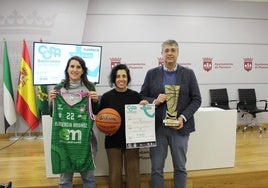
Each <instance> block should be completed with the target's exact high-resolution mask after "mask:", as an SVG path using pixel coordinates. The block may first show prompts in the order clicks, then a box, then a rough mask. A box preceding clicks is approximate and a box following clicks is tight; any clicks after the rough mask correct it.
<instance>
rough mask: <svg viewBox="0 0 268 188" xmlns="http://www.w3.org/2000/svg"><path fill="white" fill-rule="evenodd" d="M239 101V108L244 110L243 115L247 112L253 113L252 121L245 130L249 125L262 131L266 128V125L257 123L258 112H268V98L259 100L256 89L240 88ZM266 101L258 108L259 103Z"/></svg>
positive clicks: (244, 129)
mask: <svg viewBox="0 0 268 188" xmlns="http://www.w3.org/2000/svg"><path fill="white" fill-rule="evenodd" d="M238 96H239V102H238V103H237V109H238V110H241V111H243V112H244V113H243V114H242V116H241V117H244V115H245V114H250V115H251V122H250V123H249V124H247V125H245V126H244V128H243V132H245V131H246V130H247V129H248V128H249V127H251V128H253V127H257V128H258V130H259V132H260V133H262V132H263V131H265V130H266V127H264V126H262V125H261V124H259V123H257V118H256V114H257V113H262V112H268V110H267V100H257V98H256V93H255V89H238ZM260 102H262V103H264V106H263V107H262V108H260V107H259V108H258V106H257V104H258V103H260Z"/></svg>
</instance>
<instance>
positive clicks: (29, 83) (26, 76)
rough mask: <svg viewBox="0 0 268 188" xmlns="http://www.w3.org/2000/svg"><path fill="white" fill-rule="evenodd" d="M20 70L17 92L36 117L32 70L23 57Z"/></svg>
mask: <svg viewBox="0 0 268 188" xmlns="http://www.w3.org/2000/svg"><path fill="white" fill-rule="evenodd" d="M20 70H21V71H22V72H21V73H20V78H19V81H20V83H19V85H18V86H19V89H18V92H19V94H20V95H21V96H22V98H23V99H24V100H25V102H26V103H27V104H28V105H29V108H30V110H31V112H32V113H33V114H34V115H35V116H36V117H37V116H38V115H37V106H36V100H35V91H34V86H33V77H32V70H31V67H29V65H28V63H27V62H26V61H25V60H24V58H22V60H21V67H20Z"/></svg>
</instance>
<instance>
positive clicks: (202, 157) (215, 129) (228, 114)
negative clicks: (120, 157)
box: [42, 107, 237, 178]
mask: <svg viewBox="0 0 268 188" xmlns="http://www.w3.org/2000/svg"><path fill="white" fill-rule="evenodd" d="M194 117H195V122H196V131H195V132H193V133H191V135H190V139H189V144H188V153H187V164H186V165H187V170H188V171H189V170H204V169H214V168H232V167H234V164H235V148H236V127H237V111H236V110H222V109H219V108H213V107H207V108H199V110H198V111H197V112H196V113H195V115H194ZM42 128H43V137H44V153H45V165H46V176H47V177H48V178H50V177H57V176H58V175H57V174H52V167H51V147H50V146H51V129H52V118H51V117H50V116H49V115H43V116H42ZM94 131H95V133H96V136H97V140H98V152H97V156H96V161H95V162H96V170H95V175H96V176H105V175H108V162H107V157H106V152H105V148H104V134H103V133H101V132H99V131H98V130H97V128H96V126H94ZM150 170H151V164H150V157H149V148H141V149H140V173H141V174H148V173H150ZM164 171H165V172H172V171H173V166H172V159H171V156H170V152H169V154H168V156H167V160H166V164H165V168H164ZM76 175H78V174H75V176H76Z"/></svg>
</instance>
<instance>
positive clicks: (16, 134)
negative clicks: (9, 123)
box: [9, 122, 20, 140]
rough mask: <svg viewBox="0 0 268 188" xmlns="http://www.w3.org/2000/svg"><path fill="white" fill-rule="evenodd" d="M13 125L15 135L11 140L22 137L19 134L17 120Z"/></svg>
mask: <svg viewBox="0 0 268 188" xmlns="http://www.w3.org/2000/svg"><path fill="white" fill-rule="evenodd" d="M13 127H14V133H15V136H11V137H10V138H9V140H18V139H19V138H20V137H19V136H18V130H17V122H16V123H15V124H14V125H13Z"/></svg>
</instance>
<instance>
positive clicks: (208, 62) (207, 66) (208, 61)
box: [203, 57, 213, 72]
mask: <svg viewBox="0 0 268 188" xmlns="http://www.w3.org/2000/svg"><path fill="white" fill-rule="evenodd" d="M212 59H213V58H211V57H203V69H204V70H205V71H207V72H208V71H210V70H211V69H212Z"/></svg>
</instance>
